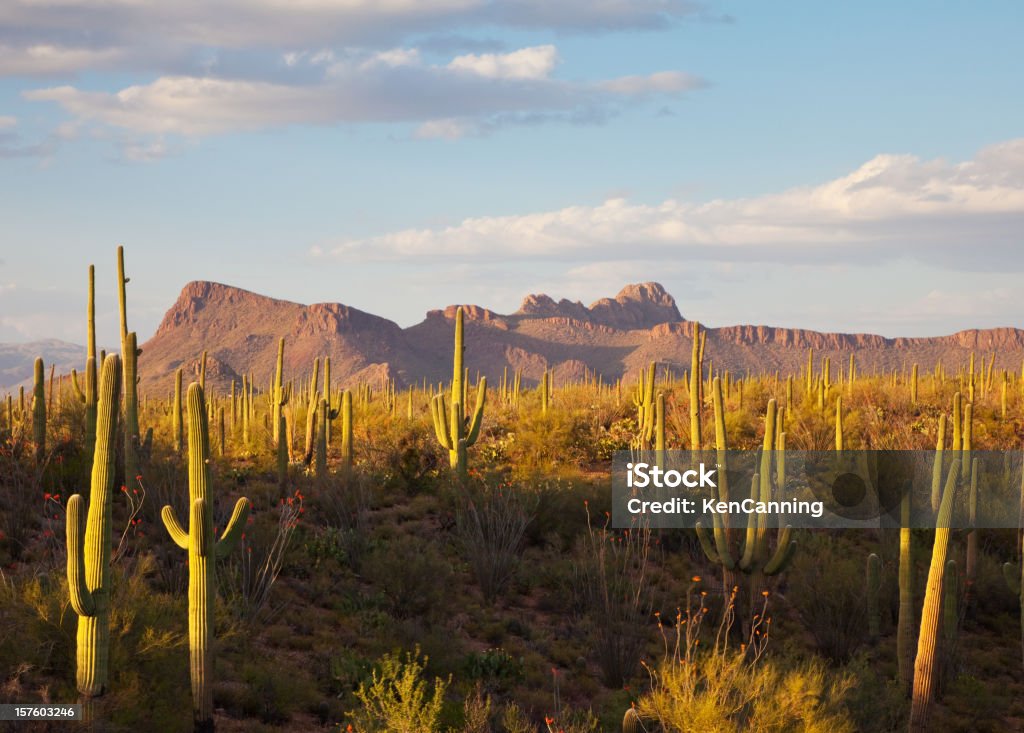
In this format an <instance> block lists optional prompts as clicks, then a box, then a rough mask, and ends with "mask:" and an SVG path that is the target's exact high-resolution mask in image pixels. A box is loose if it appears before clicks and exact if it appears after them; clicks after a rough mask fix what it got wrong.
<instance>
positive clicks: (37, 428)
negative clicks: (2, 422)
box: [32, 357, 46, 463]
mask: <svg viewBox="0 0 1024 733" xmlns="http://www.w3.org/2000/svg"><path fill="white" fill-rule="evenodd" d="M45 371H46V369H45V367H44V366H43V360H42V359H41V358H38V357H37V358H36V362H35V368H34V369H33V374H34V376H33V379H32V444H33V445H34V446H35V457H36V463H42V461H43V458H44V457H45V456H46V383H45V381H44V380H45V378H46V374H45Z"/></svg>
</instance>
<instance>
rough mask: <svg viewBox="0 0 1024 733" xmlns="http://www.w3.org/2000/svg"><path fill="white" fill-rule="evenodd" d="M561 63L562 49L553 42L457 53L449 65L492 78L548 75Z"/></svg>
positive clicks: (535, 77) (533, 77)
mask: <svg viewBox="0 0 1024 733" xmlns="http://www.w3.org/2000/svg"><path fill="white" fill-rule="evenodd" d="M557 63H558V50H557V49H556V48H555V47H554V46H551V45H547V46H533V47H531V48H521V49H519V50H518V51H513V52H512V53H484V54H472V53H470V54H465V55H464V56H456V57H455V58H454V59H452V60H451V62H450V63H449V64H448V68H449V69H454V70H456V71H468V72H470V73H473V74H479V75H480V76H485V77H488V78H490V79H546V78H547V77H548V76H549V75H550V74H551V72H552V71H553V70H554V68H555V64H557Z"/></svg>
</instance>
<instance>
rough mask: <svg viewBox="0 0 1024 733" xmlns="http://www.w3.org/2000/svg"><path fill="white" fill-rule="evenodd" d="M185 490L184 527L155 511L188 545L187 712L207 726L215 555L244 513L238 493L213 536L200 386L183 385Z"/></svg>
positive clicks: (229, 545)
mask: <svg viewBox="0 0 1024 733" xmlns="http://www.w3.org/2000/svg"><path fill="white" fill-rule="evenodd" d="M187 401H188V495H189V523H188V530H185V529H184V528H183V527H182V526H181V524H180V523H179V522H178V518H177V517H176V516H175V514H174V510H173V509H172V508H171V507H170V506H164V508H163V511H162V512H161V514H160V516H161V518H162V519H163V522H164V527H166V528H167V533H168V534H169V535H170V536H171V539H172V540H174V543H175V544H176V545H177V546H178V547H180V548H182V549H183V550H188V640H189V655H190V672H191V677H192V712H193V715H194V718H195V723H196V730H213V602H214V598H215V597H216V593H217V585H216V578H215V572H214V562H215V560H217V559H219V558H222V557H225V556H226V555H228V554H229V553H230V552H231V551H232V550H233V549H234V547H235V545H237V544H238V540H239V538H240V537H241V534H242V531H243V529H244V528H245V521H246V519H247V518H248V516H249V500H248V499H247V498H245V497H244V496H243V497H241V498H240V499H239V500H238V501H237V502H236V504H235V510H234V512H233V513H232V515H231V519H230V520H229V521H228V525H227V527H225V529H224V532H223V534H222V535H221V538H220V540H215V539H214V531H213V517H212V511H213V506H212V505H213V501H212V499H211V498H210V494H209V491H210V465H209V459H210V432H209V426H208V423H207V414H206V400H205V398H204V397H203V389H202V387H200V386H199V384H198V383H196V382H193V383H192V384H190V385H189V387H188V396H187Z"/></svg>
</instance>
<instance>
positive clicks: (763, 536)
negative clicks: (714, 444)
mask: <svg viewBox="0 0 1024 733" xmlns="http://www.w3.org/2000/svg"><path fill="white" fill-rule="evenodd" d="M712 390H713V400H714V403H715V433H716V436H717V435H718V434H719V432H721V436H722V437H721V440H720V441H719V450H720V452H719V455H720V456H721V455H722V453H721V451H722V450H724V446H725V423H724V420H725V417H724V414H723V411H722V409H721V402H722V397H721V381H720V380H719V379H717V378H716V379H715V380H714V382H713V383H712ZM777 426H778V419H777V410H776V404H775V400H769V401H768V409H767V412H766V414H765V432H764V444H763V450H762V452H761V465H760V470H759V472H758V473H755V474H754V476H753V479H752V480H751V486H750V498H751V499H752V500H753V501H755V502H758V501H762V502H768V501H771V500H772V493H773V492H772V470H771V469H772V456H773V452H775V451H778V450H779V449H780V447H784V438H782V435H784V434H778V433H777V432H776V431H777ZM719 475H720V476H723V477H724V476H725V475H726V470H725V467H724V466H722V467H721V470H720V471H719ZM779 475H780V476H782V477H783V480H784V474H782V473H781V472H780V473H779ZM720 483H722V484H723V486H722V487H720V488H719V493H718V495H717V496H716V497H714V498H715V499H718V500H723V501H724V500H727V499H728V495H727V494H725V495H723V488H724V491H725V492H727V491H728V487H727V486H726V485H725V483H724V482H720ZM714 522H715V526H714V539H712V537H709V536H708V533H707V530H706V528H705V527H703V526H702V525H701V524H700V523H699V522H698V523H697V537H698V539H699V540H700V544H701V548H702V549H703V550H704V554H705V555H707V556H708V559H710V560H711V562H714V563H717V564H719V565H721V566H722V567H723V568H725V569H726V570H732V569H733V568H739V570H741V571H743V572H744V573H746V574H748V575H749V576H750V595H751V601H752V602H751V607H754V605H755V604H756V603H757V601H758V599H759V594H760V592H761V590H762V588H763V586H764V579H765V576H771V575H775V574H777V573H780V572H782V571H783V570H785V568H786V567H787V565H788V564H789V561H790V559H791V558H792V556H793V551H794V550H795V549H796V541H794V540H791V539H790V536H791V534H792V529H791V527H789V526H788V525H787V526H786V527H785V528H783V529H780V530H779V531H778V538H777V541H776V545H775V549H774V550H772V549H771V547H770V544H769V537H768V534H769V533H768V526H767V523H766V521H765V515H763V514H759V515H754V514H753V513H752V514H750V516H749V519H748V522H747V528H746V538H745V540H744V542H743V547H742V550H741V552H740V555H739V560H738V561H737V560H736V559H735V557H734V555H733V550H732V548H730V546H729V542H728V540H727V535H726V531H725V529H726V528H725V527H723V526H722V525H720V524H719V519H718V516H717V515H715V517H714Z"/></svg>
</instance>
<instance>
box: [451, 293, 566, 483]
mask: <svg viewBox="0 0 1024 733" xmlns="http://www.w3.org/2000/svg"><path fill="white" fill-rule="evenodd" d="M462 318H463V316H462V307H461V306H460V307H459V309H458V310H457V311H456V312H455V357H454V360H453V364H452V393H451V395H452V396H451V399H452V405H451V411H449V410H448V406H447V405H446V404H445V400H444V393H441V394H439V395H437V396H436V397H434V399H433V401H432V402H431V408H432V410H431V415H432V416H433V420H434V433H435V434H436V435H437V439H438V442H440V443H441V445H442V447H444V448H445V449H446V450H447V451H448V460H449V463H450V464H451V467H452V469H453V470H454V471H456V473H458V475H459V476H464V475H465V473H466V449H467V448H468V447H469V446H471V445H473V444H474V443H476V440H477V438H478V437H479V436H480V424H481V423H482V422H483V417H484V402H485V401H486V399H487V378H486V377H481V379H480V381H479V382H478V383H477V389H476V407H474V408H473V413H472V416H471V417H466V416H465V414H464V412H463V410H464V408H465V401H464V400H466V399H467V398H466V395H467V392H466V391H465V390H464V388H463V381H462V380H463V366H462V359H463V355H464V353H465V345H464V341H463V323H462ZM544 377H545V381H544V385H545V386H546V385H547V372H545V373H544ZM543 397H544V398H545V400H546V398H547V390H546V389H545V390H544V393H543ZM542 404H546V402H544V403H542Z"/></svg>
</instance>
